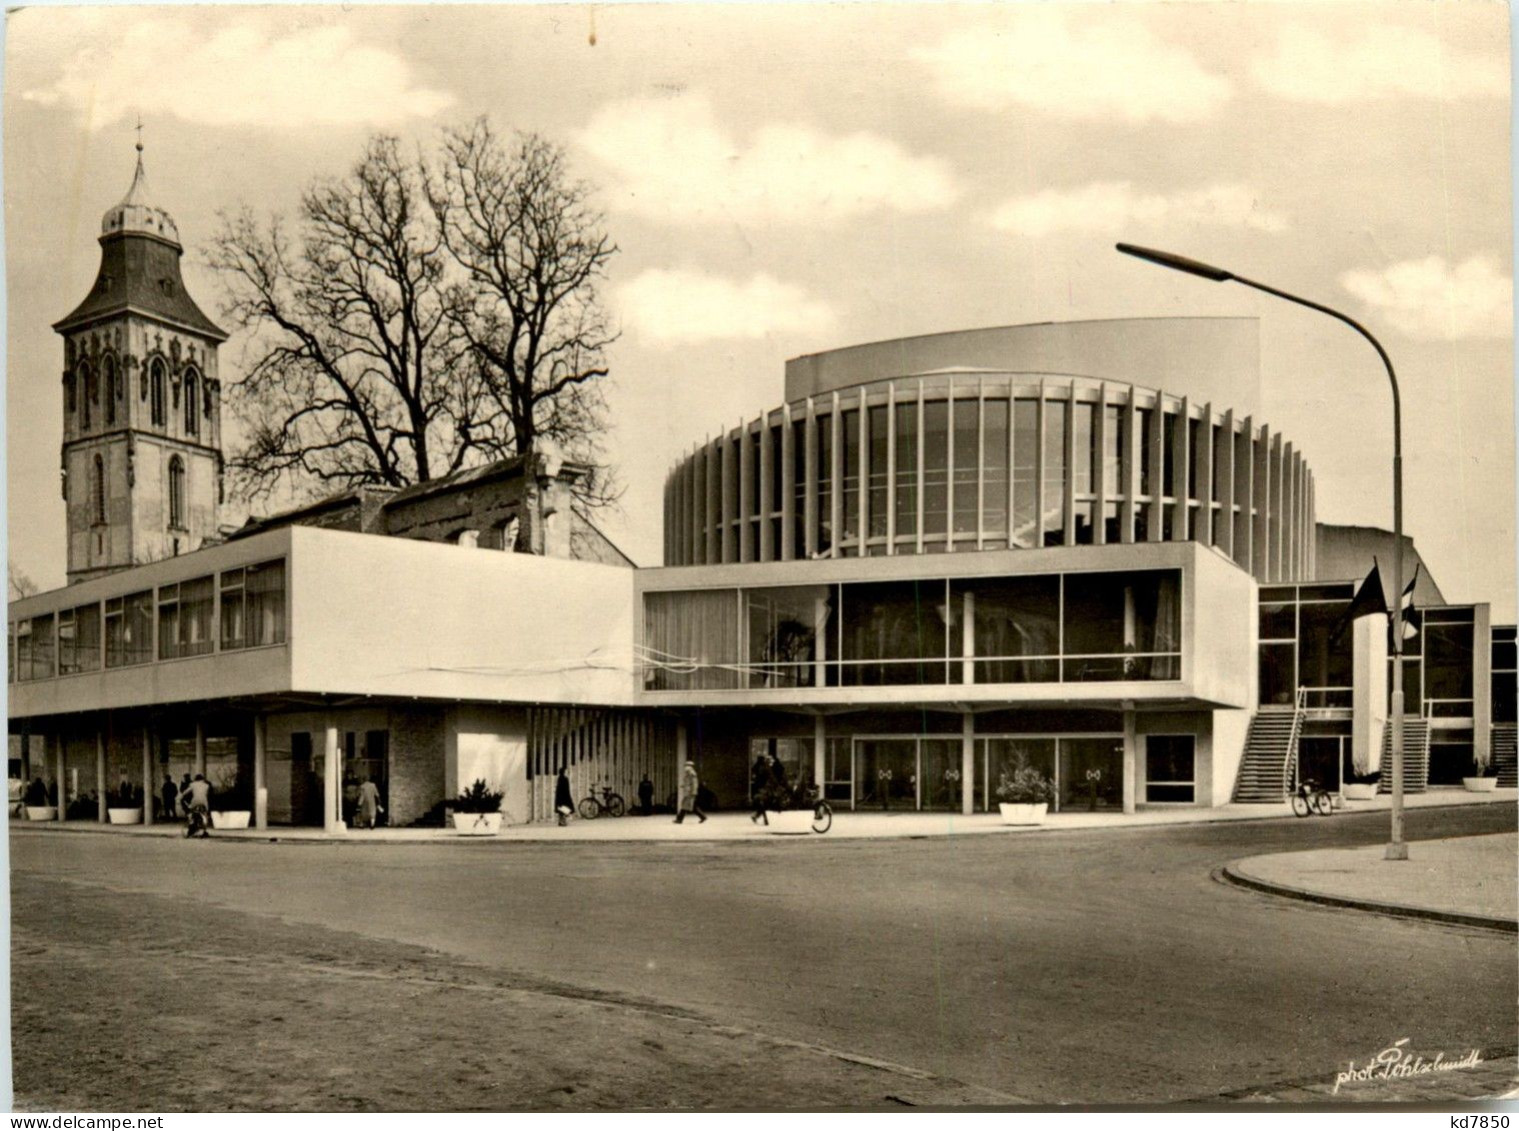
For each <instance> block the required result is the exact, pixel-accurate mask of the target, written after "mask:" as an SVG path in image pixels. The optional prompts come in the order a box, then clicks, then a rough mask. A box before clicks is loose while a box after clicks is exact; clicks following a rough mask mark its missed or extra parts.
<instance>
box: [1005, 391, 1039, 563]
mask: <svg viewBox="0 0 1519 1131" xmlns="http://www.w3.org/2000/svg"><path fill="white" fill-rule="evenodd" d="M1038 468H1039V402H1038V401H1027V400H1020V401H1015V402H1014V403H1013V529H1012V532H1011V533H1012V543H1013V545H1014V546H1017V547H1020V548H1025V549H1026V548H1029V547H1032V546H1034V545H1035V544H1037V542H1038V539H1039V507H1038V499H1037V498H1036V497H1035V492H1036V491H1037V490H1038V486H1039V483H1038V479H1037V476H1038Z"/></svg>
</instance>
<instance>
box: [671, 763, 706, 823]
mask: <svg viewBox="0 0 1519 1131" xmlns="http://www.w3.org/2000/svg"><path fill="white" fill-rule="evenodd" d="M700 791H701V775H699V774H698V773H697V772H696V763H695V762H687V763H686V766H685V769H683V770H681V771H680V789H679V790H678V796H677V798H676V804H675V823H676V824H677V825H679V824H682V823H684V821H685V819H686V814H687V813H695V814H696V815H697V816H698V817H699V818H701V821H702V824H706V822H707V815H706V814H705V813H703V812H702V811H701V805H700V804H698V802H697V794H698V793H699V792H700Z"/></svg>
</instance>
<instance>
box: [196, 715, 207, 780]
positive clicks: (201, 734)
mask: <svg viewBox="0 0 1519 1131" xmlns="http://www.w3.org/2000/svg"><path fill="white" fill-rule="evenodd" d="M195 772H196V773H197V774H201V775H204V774H205V772H206V724H205V723H204V722H202V721H201V717H200V716H199V715H196V716H195Z"/></svg>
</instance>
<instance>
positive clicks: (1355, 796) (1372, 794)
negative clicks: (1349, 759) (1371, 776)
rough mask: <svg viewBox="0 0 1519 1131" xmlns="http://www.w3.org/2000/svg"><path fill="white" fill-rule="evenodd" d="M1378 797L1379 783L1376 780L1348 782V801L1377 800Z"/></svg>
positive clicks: (1346, 787) (1346, 791)
mask: <svg viewBox="0 0 1519 1131" xmlns="http://www.w3.org/2000/svg"><path fill="white" fill-rule="evenodd" d="M1376 797H1377V783H1376V782H1374V781H1363V782H1346V783H1345V800H1346V801H1375V800H1376Z"/></svg>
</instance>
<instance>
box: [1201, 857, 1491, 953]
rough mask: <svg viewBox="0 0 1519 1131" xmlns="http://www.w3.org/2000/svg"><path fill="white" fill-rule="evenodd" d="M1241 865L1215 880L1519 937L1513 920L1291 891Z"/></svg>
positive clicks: (1307, 900)
mask: <svg viewBox="0 0 1519 1131" xmlns="http://www.w3.org/2000/svg"><path fill="white" fill-rule="evenodd" d="M1238 864H1239V861H1237V860H1231V861H1230V862H1229V863H1227V864H1225V865H1224V866H1223V867H1222V868H1220V869H1219V870H1218V871H1216V872H1214V878H1216V879H1218V880H1220V881H1221V882H1223V883H1229V884H1233V885H1235V886H1236V887H1242V888H1248V889H1249V890H1251V891H1258V892H1264V893H1265V894H1266V895H1278V896H1283V897H1285V898H1287V899H1299V900H1302V901H1303V902H1305V903H1317V904H1321V905H1323V906H1326V907H1343V908H1349V909H1351V910H1355V911H1372V912H1375V913H1377V914H1380V915H1396V916H1398V917H1400V918H1404V919H1424V920H1426V921H1430V922H1435V923H1446V924H1449V925H1451V926H1457V927H1477V928H1479V929H1481V930H1487V931H1501V932H1504V933H1505V934H1510V935H1512V934H1519V921H1516V920H1513V919H1498V918H1495V917H1493V916H1490V915H1472V914H1468V913H1467V912H1464V911H1440V910H1438V909H1436V908H1433V907H1414V906H1412V905H1410V904H1406V903H1385V902H1382V901H1379V900H1374V899H1353V898H1351V897H1350V896H1342V895H1329V894H1326V893H1324V892H1317V891H1310V890H1308V889H1307V888H1298V887H1292V886H1291V885H1290V884H1278V883H1272V882H1270V881H1267V880H1262V879H1258V878H1257V877H1255V876H1252V875H1250V874H1249V873H1248V872H1244V871H1241V870H1240V869H1239V867H1238Z"/></svg>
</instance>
